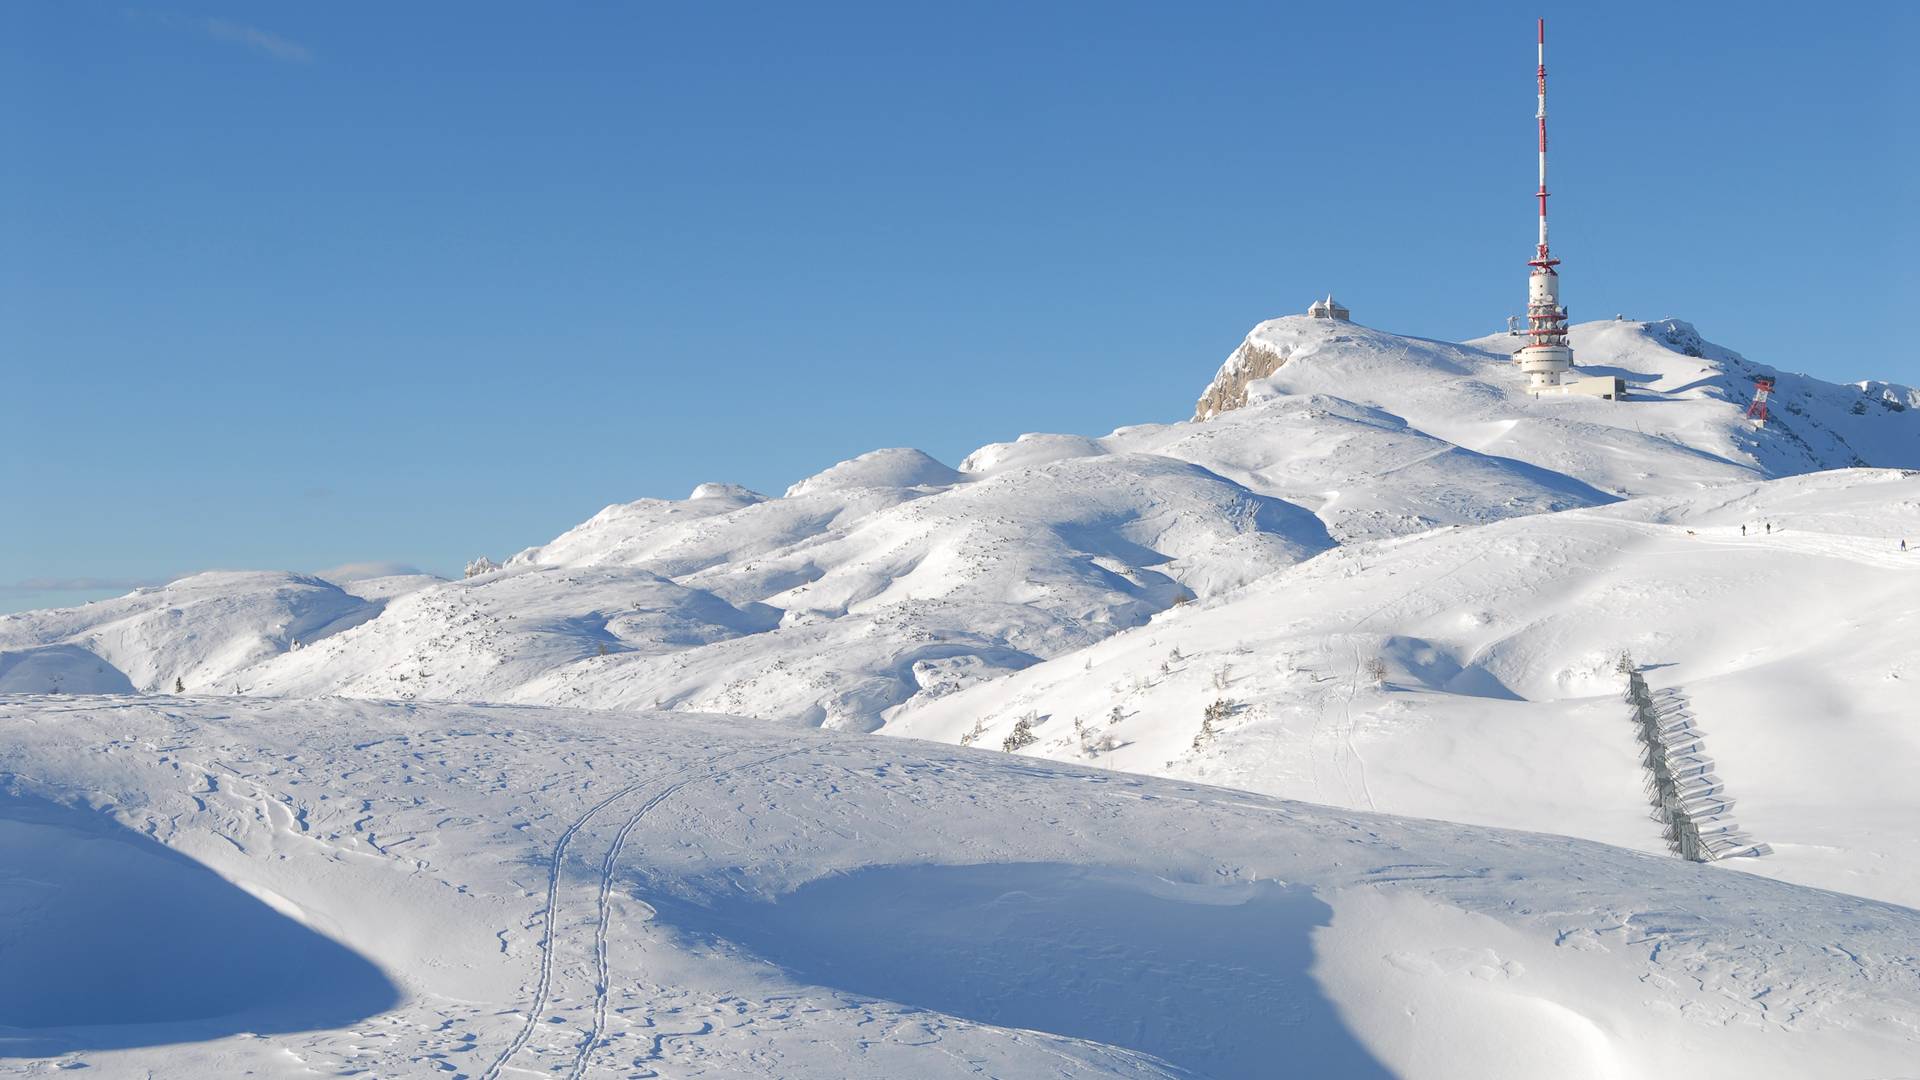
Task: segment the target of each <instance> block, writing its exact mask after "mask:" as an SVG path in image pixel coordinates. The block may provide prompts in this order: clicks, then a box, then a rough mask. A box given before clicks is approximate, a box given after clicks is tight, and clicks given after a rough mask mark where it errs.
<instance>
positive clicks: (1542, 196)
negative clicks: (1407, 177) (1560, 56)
mask: <svg viewBox="0 0 1920 1080" xmlns="http://www.w3.org/2000/svg"><path fill="white" fill-rule="evenodd" d="M1539 31H1540V33H1539V39H1538V43H1539V51H1538V61H1539V67H1538V69H1537V71H1536V76H1535V77H1536V78H1537V79H1538V81H1539V88H1540V91H1539V92H1540V98H1539V108H1538V109H1536V110H1535V112H1534V116H1535V118H1536V119H1537V120H1538V122H1539V124H1540V190H1539V191H1538V192H1536V193H1535V196H1534V197H1535V198H1537V199H1539V200H1540V243H1539V246H1538V247H1537V248H1536V249H1535V250H1534V256H1533V258H1531V259H1529V260H1527V265H1528V266H1531V267H1533V272H1532V274H1530V275H1529V276H1528V278H1527V343H1526V344H1525V345H1523V346H1521V348H1520V350H1519V351H1518V352H1516V353H1514V354H1513V358H1514V359H1515V360H1516V361H1518V362H1519V364H1520V370H1522V371H1524V372H1526V373H1527V383H1528V387H1527V388H1528V389H1529V390H1531V391H1532V392H1534V393H1536V394H1537V393H1541V392H1543V391H1544V392H1551V391H1553V390H1556V389H1557V388H1558V387H1559V386H1560V385H1561V377H1562V376H1563V375H1565V373H1566V372H1568V371H1570V370H1572V368H1573V349H1572V347H1571V346H1569V345H1568V344H1567V309H1566V308H1563V307H1561V306H1560V274H1559V272H1558V271H1556V270H1555V269H1554V267H1556V266H1558V265H1560V260H1559V259H1556V258H1554V257H1553V255H1552V253H1551V252H1549V251H1548V249H1547V20H1545V19H1541V20H1540V22H1539Z"/></svg>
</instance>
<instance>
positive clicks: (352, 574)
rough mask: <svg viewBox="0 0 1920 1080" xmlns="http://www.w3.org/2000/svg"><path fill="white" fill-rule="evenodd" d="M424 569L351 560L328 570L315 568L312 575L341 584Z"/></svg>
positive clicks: (380, 562) (421, 571)
mask: <svg viewBox="0 0 1920 1080" xmlns="http://www.w3.org/2000/svg"><path fill="white" fill-rule="evenodd" d="M424 573H426V571H425V570H421V569H420V568H418V567H414V566H408V565H407V564H406V563H399V562H384V561H374V562H351V563H346V564H343V565H341V566H336V567H333V568H331V569H328V570H316V571H314V573H313V576H314V577H317V578H322V579H324V580H327V581H331V582H333V583H334V584H336V585H338V584H343V583H346V582H350V581H365V580H367V579H368V578H378V577H394V576H396V575H399V574H424Z"/></svg>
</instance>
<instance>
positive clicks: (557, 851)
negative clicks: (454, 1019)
mask: <svg viewBox="0 0 1920 1080" xmlns="http://www.w3.org/2000/svg"><path fill="white" fill-rule="evenodd" d="M647 782H648V781H647V780H637V781H635V782H633V783H631V784H628V785H627V786H626V787H623V788H621V789H620V790H618V791H615V792H614V793H613V794H611V795H609V796H607V797H606V798H604V799H602V800H600V801H599V802H597V803H595V804H594V805H593V806H591V807H589V808H588V809H587V812H586V813H584V814H581V815H580V816H579V817H578V818H575V819H574V821H573V824H571V825H568V826H567V828H566V831H565V832H562V833H561V834H560V839H559V840H557V841H555V842H554V845H553V854H552V855H551V856H550V857H549V858H548V860H547V909H546V911H545V912H544V913H543V915H542V917H541V918H542V921H541V934H540V968H539V973H538V975H537V976H536V977H535V980H534V988H533V998H532V1000H531V1001H529V1002H528V1004H527V1019H526V1022H525V1023H523V1024H522V1025H521V1026H520V1030H519V1031H518V1032H517V1033H515V1034H514V1037H513V1038H512V1039H510V1040H508V1042H507V1045H506V1048H505V1049H503V1050H502V1051H500V1056H499V1057H496V1058H494V1060H493V1063H492V1064H490V1065H488V1066H487V1068H486V1070H485V1071H484V1072H482V1073H481V1074H480V1080H498V1077H499V1075H500V1070H501V1069H502V1068H504V1067H505V1066H506V1064H507V1062H508V1061H509V1060H510V1059H512V1057H513V1055H515V1054H517V1053H519V1052H520V1049H521V1048H522V1047H524V1046H526V1045H527V1040H528V1039H530V1038H532V1037H533V1032H534V1028H535V1027H536V1026H538V1025H539V1023H540V1016H541V1014H543V1013H545V1012H546V1011H547V997H548V995H549V994H550V993H551V992H552V989H553V946H554V940H553V938H554V929H555V925H556V921H557V919H558V913H559V901H560V870H561V867H562V865H563V864H564V863H565V862H566V858H567V848H568V847H570V846H572V844H573V838H574V836H575V835H576V834H578V833H579V832H580V830H581V829H583V828H585V827H586V826H587V823H588V822H590V821H592V820H593V818H594V816H595V815H597V814H598V813H600V811H602V810H605V809H606V808H607V807H609V806H612V805H613V804H614V803H615V802H618V801H619V800H620V799H622V798H625V797H626V796H627V795H630V794H632V793H633V792H635V791H638V790H639V789H640V788H642V787H644V786H646V784H647Z"/></svg>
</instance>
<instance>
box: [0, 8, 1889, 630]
mask: <svg viewBox="0 0 1920 1080" xmlns="http://www.w3.org/2000/svg"><path fill="white" fill-rule="evenodd" d="M184 2H187V3H191V0H184ZM1916 6H1917V5H1911V4H1885V5H1879V6H1864V7H1849V6H1847V5H1809V4H1805V3H1768V2H1761V3H1748V4H1741V5H1738V6H1735V5H1719V4H1713V5H1676V4H1669V3H1660V4H1578V5H1567V4H1561V5H1543V4H1541V3H1538V2H1536V3H1533V4H1528V5H1521V4H1505V3H1487V4H1473V5H1438V4H1425V3H1422V4H1406V5H1398V4H1391V3H1388V4H1371V5H1365V6H1363V7H1359V8H1356V7H1353V6H1351V5H1338V4H1334V5H1319V6H1318V10H1319V11H1320V12H1323V13H1299V12H1298V11H1295V10H1290V8H1292V6H1291V5H1280V4H1273V3H1246V4H1211V5H1210V4H1174V3H1164V2H1157V3H1140V4H1131V3H1097V4H1096V3H1085V4H1066V3H1060V4H1046V3H1031V2H1025V3H968V4H946V5H937V6H936V5H929V4H902V3H875V4H871V5H854V4H834V3H807V4H796V3H768V4H748V3H711V4H709V3H675V4H666V3H639V2H634V3H592V4H569V3H550V4H520V3H515V4H507V3H472V2H464V3H427V2H409V3H391V4H375V3H319V2H313V3H297V4H296V3H270V2H252V3H236V2H227V3H208V4H202V5H197V6H161V7H147V6H141V5H140V4H139V3H138V2H137V0H136V2H135V3H134V6H128V2H127V0H111V2H99V3H94V2H86V0H58V2H56V0H38V2H36V0H10V2H7V3H5V4H4V5H0V137H3V138H4V140H5V145H4V166H3V167H0V207H3V208H4V209H3V210H0V213H3V214H4V217H3V218H0V609H5V608H21V607H34V606H45V605H48V604H53V603H69V602H75V601H77V600H79V599H85V598H92V597H96V596H101V595H107V594H109V593H112V592H116V591H123V589H124V587H125V586H126V585H128V584H130V583H138V582H143V581H152V580H164V579H166V578H168V577H169V576H172V575H177V574H180V573H184V572H189V571H193V570H198V569H206V568H214V567H223V568H233V567H258V568H284V569H295V570H320V569H324V568H329V567H334V566H337V565H339V564H343V563H351V562H361V561H376V560H382V561H384V560H390V561H395V562H400V563H407V564H411V565H414V566H419V567H424V568H426V569H429V570H433V571H436V572H440V573H454V572H457V571H458V569H459V567H460V565H461V564H462V563H464V562H465V560H466V559H468V558H470V557H472V556H475V555H479V554H483V553H484V554H488V555H491V556H493V557H495V558H502V557H504V556H506V555H507V554H510V553H511V552H513V551H516V550H518V549H520V548H522V547H525V546H527V545H530V544H534V543H539V542H542V541H544V540H546V539H549V538H550V537H552V536H553V535H554V534H556V533H558V532H560V531H561V530H563V529H565V528H567V527H569V526H571V525H573V524H575V523H576V522H578V521H580V520H582V519H584V518H586V517H587V516H589V515H590V514H592V513H593V512H594V511H596V510H597V509H599V508H600V507H601V506H603V505H605V504H607V503H610V502H616V501H625V500H630V499H634V498H638V497H641V496H673V497H679V496H683V495H684V494H685V493H686V492H687V491H688V490H689V489H691V488H692V487H693V485H694V484H696V483H699V482H701V481H706V480H725V481H734V482H739V483H744V484H747V485H749V486H751V487H754V488H756V489H758V490H762V491H767V492H770V493H778V492H779V491H780V490H782V489H784V488H785V486H786V485H787V484H789V483H791V482H792V481H794V480H796V479H799V478H800V477H803V476H805V475H808V474H810V473H812V472H815V471H817V470H819V469H821V468H823V467H825V466H827V465H830V464H832V463H833V462H835V461H838V460H841V459H844V458H847V457H850V456H852V455H855V454H858V453H861V452H864V451H866V450H870V449H874V448H877V447H884V446H897V445H913V446H919V447H921V448H924V449H926V450H928V451H929V452H931V453H933V454H934V455H935V456H936V457H939V458H941V459H943V460H945V461H947V462H949V463H955V462H957V461H958V460H959V458H960V457H961V456H963V455H964V454H965V453H966V452H967V451H969V450H971V449H972V448H974V447H976V446H978V445H980V444H983V443H987V442H992V441H998V440H1003V439H1009V438H1013V437H1014V436H1017V435H1019V434H1020V433H1021V432H1024V431H1035V430H1042V431H1072V432H1084V433H1104V432H1106V431H1108V430H1110V429H1111V428H1113V427H1115V426H1117V425H1121V424H1126V423H1137V422H1142V421H1153V420H1174V419H1180V418H1183V417H1184V416H1186V415H1187V414H1188V413H1189V411H1190V410H1191V408H1192V402H1193V399H1194V398H1195V397H1196V396H1197V395H1198V393H1199V391H1200V390H1201V389H1202V388H1203V387H1204V385H1205V383H1206V381H1207V379H1208V378H1209V377H1210V376H1211V374H1212V372H1213V370H1214V368H1215V367H1216V366H1217V365H1218V364H1219V362H1220V360H1221V359H1222V358H1224V356H1225V355H1226V353H1227V352H1228V351H1229V350H1230V349H1231V348H1232V347H1233V346H1234V344H1236V343H1237V341H1238V340H1239V338H1240V336H1241V335H1242V334H1244V333H1245V331H1246V330H1247V328H1248V327H1250V326H1251V325H1252V324H1253V323H1255V322H1257V321H1259V320H1261V319H1264V318H1269V317H1272V316H1275V315H1279V314H1285V313H1289V312H1297V311H1300V310H1302V309H1303V308H1304V306H1305V304H1306V302H1307V301H1308V300H1309V299H1310V298H1312V297H1313V296H1315V295H1318V294H1319V293H1321V292H1324V291H1328V290H1331V291H1332V292H1333V293H1334V294H1335V295H1336V296H1338V297H1339V298H1340V299H1341V300H1342V301H1343V302H1345V303H1347V304H1349V305H1351V306H1352V308H1353V310H1354V314H1355V317H1356V319H1358V320H1359V321H1362V322H1365V323H1368V324H1370V325H1375V326H1380V327H1383V328H1386V329H1391V330H1397V331H1402V332H1407V333H1415V334H1420V335H1422V336H1428V337H1441V338H1454V339H1458V338H1465V337H1470V336H1477V335H1480V334H1483V333H1488V332H1491V331H1493V330H1496V329H1499V328H1501V327H1502V326H1503V325H1504V318H1505V316H1506V315H1507V314H1508V313H1510V312H1514V311H1517V310H1519V308H1520V307H1521V305H1522V303H1523V300H1524V294H1525V274H1526V267H1525V266H1524V265H1523V264H1524V260H1525V259H1526V257H1527V255H1528V253H1529V250H1530V245H1531V243H1532V236H1533V218H1532V214H1533V204H1532V200H1531V199H1530V198H1529V197H1528V196H1529V194H1530V192H1531V191H1532V189H1533V184H1534V177H1533V169H1534V161H1533V153H1534V147H1533V133H1532V124H1533V120H1532V116H1533V18H1534V16H1535V15H1536V14H1538V13H1544V14H1546V15H1547V16H1548V20H1549V25H1548V29H1549V55H1548V60H1549V68H1550V70H1551V73H1552V80H1553V84H1552V90H1553V97H1552V111H1553V117H1552V125H1553V128H1552V130H1553V135H1554V145H1553V151H1554V177H1553V184H1552V187H1553V189H1554V191H1555V192H1556V197H1555V199H1554V203H1553V210H1554V215H1555V217H1554V221H1555V228H1554V240H1555V244H1554V247H1555V252H1556V254H1558V255H1559V256H1560V257H1561V258H1563V259H1564V260H1565V266H1564V267H1563V271H1564V274H1565V282H1566V285H1565V298H1566V300H1567V303H1568V305H1569V306H1570V308H1571V309H1572V311H1573V313H1574V316H1575V318H1576V319H1582V318H1599V317H1608V316H1611V315H1613V314H1614V313H1616V312H1622V313H1625V314H1627V315H1629V316H1630V317H1636V318H1655V317H1660V316H1666V315H1678V316H1681V317H1684V318H1688V319H1690V320H1692V321H1693V322H1695V323H1696V324H1697V325H1698V326H1699V327H1700V329H1701V331H1702V332H1703V333H1704V334H1705V335H1706V336H1707V337H1709V338H1710V339H1712V340H1715V341H1718V342H1720V343H1722V344H1725V345H1728V346H1730V347H1732V348H1735V349H1738V350H1740V351H1742V352H1744V353H1746V354H1747V355H1748V356H1750V357H1752V358H1754V359H1757V360H1762V361H1765V362H1769V363H1774V364H1778V365H1780V366H1783V367H1787V368H1790V369H1797V370H1803V371H1808V372H1812V373H1815V374H1818V375H1822V376H1826V377H1830V378H1836V379H1857V378H1863V377H1877V378H1887V379H1895V380H1899V381H1906V382H1915V381H1920V353H1917V352H1916V350H1915V348H1914V347H1913V345H1912V343H1911V333H1912V331H1911V329H1910V328H1909V327H1908V326H1906V325H1904V322H1905V321H1906V320H1907V319H1908V318H1909V317H1910V316H1912V315H1913V314H1914V312H1915V308H1916V307H1917V306H1920V305H1916V304H1915V303H1914V301H1915V298H1916V297H1917V296H1920V288H1916V285H1920V279H1917V275H1916V273H1915V271H1914V270H1913V269H1912V268H1911V266H1912V264H1911V258H1912V256H1913V255H1914V249H1915V247H1916V244H1915V240H1916V239H1917V238H1920V235H1917V234H1920V229H1916V227H1915V221H1916V216H1917V214H1920V211H1917V209H1916V199H1917V198H1920V197H1917V196H1916V184H1915V181H1914V177H1915V176H1916V175H1920V167H1917V166H1920V152H1917V151H1916V143H1915V136H1914V135H1913V132H1914V130H1915V124H1914V118H1913V113H1914V111H1915V107H1916V105H1920V82H1916V79H1915V77H1914V76H1913V74H1912V73H1911V66H1912V65H1911V44H1912V41H1913V39H1914V34H1915V31H1916V29H1920V19H1917V18H1916V17H1915V16H1914V15H1912V14H1908V13H1909V12H1911V11H1913V10H1914V9H1915V7H1916ZM1463 8H1464V9H1467V10H1466V11H1465V12H1463V11H1461V10H1457V9H1463ZM1304 10H1306V11H1309V12H1312V11H1314V10H1315V9H1312V8H1307V9H1304ZM89 584H91V585H93V586H95V587H93V588H85V587H83V586H86V585H89Z"/></svg>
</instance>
